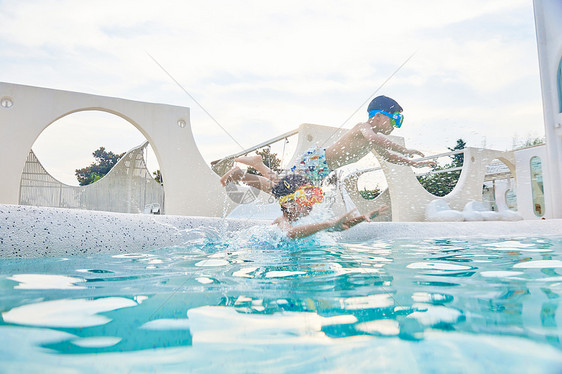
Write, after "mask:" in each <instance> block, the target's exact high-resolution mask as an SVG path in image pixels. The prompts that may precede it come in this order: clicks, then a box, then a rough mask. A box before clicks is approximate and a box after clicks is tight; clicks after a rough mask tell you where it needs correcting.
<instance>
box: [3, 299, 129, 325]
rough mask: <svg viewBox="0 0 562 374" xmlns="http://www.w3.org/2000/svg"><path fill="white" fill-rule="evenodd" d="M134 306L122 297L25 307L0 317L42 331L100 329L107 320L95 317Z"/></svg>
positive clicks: (73, 300) (65, 301) (56, 302)
mask: <svg viewBox="0 0 562 374" xmlns="http://www.w3.org/2000/svg"><path fill="white" fill-rule="evenodd" d="M136 305H138V304H137V303H136V302H134V301H133V300H130V299H126V298H123V297H106V298H101V299H95V300H87V299H62V300H53V301H45V302H40V303H35V304H27V305H22V306H19V307H15V308H13V309H11V310H9V311H7V312H5V313H2V318H3V319H4V322H8V323H14V324H18V325H29V326H43V327H90V326H98V325H104V324H106V323H108V322H110V321H111V319H110V318H108V317H106V316H102V315H98V314H97V313H103V312H109V311H112V310H117V309H121V308H127V307H131V306H136Z"/></svg>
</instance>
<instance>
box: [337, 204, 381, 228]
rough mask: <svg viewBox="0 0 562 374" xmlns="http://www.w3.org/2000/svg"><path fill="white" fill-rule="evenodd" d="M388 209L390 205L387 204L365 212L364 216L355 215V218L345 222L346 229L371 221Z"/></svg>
mask: <svg viewBox="0 0 562 374" xmlns="http://www.w3.org/2000/svg"><path fill="white" fill-rule="evenodd" d="M387 210H388V207H387V206H386V205H383V206H381V207H380V208H378V209H375V210H372V211H370V212H369V213H367V214H364V215H362V216H358V217H354V218H350V219H348V220H347V221H345V222H344V227H345V230H347V229H349V228H351V227H353V226H355V225H358V224H360V223H361V222H371V219H373V218H375V217H376V216H378V215H379V214H381V213H383V212H385V211H387ZM333 231H341V230H335V229H334V230H333Z"/></svg>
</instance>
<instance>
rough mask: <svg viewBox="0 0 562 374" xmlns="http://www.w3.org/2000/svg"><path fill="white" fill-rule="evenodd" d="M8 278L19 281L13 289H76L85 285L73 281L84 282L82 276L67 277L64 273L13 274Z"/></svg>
mask: <svg viewBox="0 0 562 374" xmlns="http://www.w3.org/2000/svg"><path fill="white" fill-rule="evenodd" d="M8 279H10V280H13V281H16V282H19V284H18V285H17V286H15V287H14V289H25V290H55V289H56V290H78V289H84V288H86V287H82V286H77V285H75V283H83V282H85V280H84V279H82V278H74V277H67V276H64V275H49V274H14V275H13V276H11V277H8Z"/></svg>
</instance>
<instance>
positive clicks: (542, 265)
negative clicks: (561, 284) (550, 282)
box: [513, 260, 562, 269]
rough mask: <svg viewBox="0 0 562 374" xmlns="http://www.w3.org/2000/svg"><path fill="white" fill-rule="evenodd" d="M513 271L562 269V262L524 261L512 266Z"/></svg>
mask: <svg viewBox="0 0 562 374" xmlns="http://www.w3.org/2000/svg"><path fill="white" fill-rule="evenodd" d="M513 268H515V269H553V268H562V261H560V260H536V261H525V262H520V263H518V264H515V265H513Z"/></svg>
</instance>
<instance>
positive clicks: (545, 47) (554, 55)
mask: <svg viewBox="0 0 562 374" xmlns="http://www.w3.org/2000/svg"><path fill="white" fill-rule="evenodd" d="M534 8H535V24H536V32H537V45H538V53H539V67H540V76H541V87H542V99H543V110H544V127H545V137H546V160H545V161H546V162H545V172H546V173H547V174H548V176H549V178H548V180H549V181H550V182H549V183H548V184H545V186H544V193H545V201H550V204H549V203H548V202H547V203H546V209H545V210H546V211H545V214H546V216H547V217H549V218H562V113H561V112H562V108H561V104H560V101H561V100H562V99H561V98H559V97H558V96H559V91H558V85H559V84H561V83H560V82H559V81H558V79H559V77H558V69H559V66H560V63H561V60H562V1H560V0H534ZM561 79H562V78H561ZM545 182H546V180H545Z"/></svg>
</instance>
